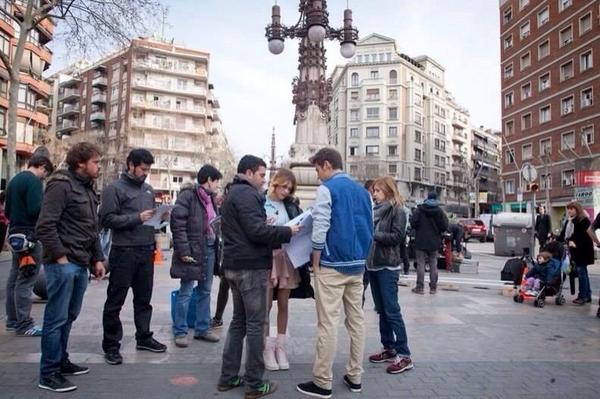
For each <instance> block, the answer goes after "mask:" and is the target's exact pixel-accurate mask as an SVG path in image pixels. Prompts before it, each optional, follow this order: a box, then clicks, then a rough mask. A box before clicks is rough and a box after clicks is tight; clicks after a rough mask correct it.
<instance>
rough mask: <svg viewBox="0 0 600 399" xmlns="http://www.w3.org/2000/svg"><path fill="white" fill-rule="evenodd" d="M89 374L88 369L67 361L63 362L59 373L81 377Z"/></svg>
mask: <svg viewBox="0 0 600 399" xmlns="http://www.w3.org/2000/svg"><path fill="white" fill-rule="evenodd" d="M89 372H90V369H89V368H87V367H83V366H78V365H76V364H73V363H71V361H70V360H69V359H67V360H65V362H64V363H63V364H62V365H61V366H60V373H61V374H62V375H83V374H87V373H89Z"/></svg>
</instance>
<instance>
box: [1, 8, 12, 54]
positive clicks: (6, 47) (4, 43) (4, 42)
mask: <svg viewBox="0 0 600 399" xmlns="http://www.w3.org/2000/svg"><path fill="white" fill-rule="evenodd" d="M0 14H2V13H1V12H0ZM0 51H2V52H3V53H4V54H6V55H8V54H9V51H10V41H9V40H8V38H7V37H6V36H5V35H4V34H0Z"/></svg>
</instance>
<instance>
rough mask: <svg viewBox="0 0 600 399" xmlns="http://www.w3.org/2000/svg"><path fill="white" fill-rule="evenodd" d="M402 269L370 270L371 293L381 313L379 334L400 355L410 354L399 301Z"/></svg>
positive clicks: (386, 347)
mask: <svg viewBox="0 0 600 399" xmlns="http://www.w3.org/2000/svg"><path fill="white" fill-rule="evenodd" d="M399 277H400V270H388V269H382V270H377V271H369V281H370V282H371V294H372V295H373V301H374V302H375V307H376V308H377V312H378V313H379V334H380V335H381V344H382V345H383V347H384V348H385V349H394V350H395V351H396V353H397V354H399V355H400V356H406V357H409V356H410V350H409V349H408V337H407V336H406V326H405V325H404V320H403V319H402V313H401V312H400V304H399V303H398V278H399Z"/></svg>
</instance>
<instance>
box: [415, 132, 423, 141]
mask: <svg viewBox="0 0 600 399" xmlns="http://www.w3.org/2000/svg"><path fill="white" fill-rule="evenodd" d="M422 136H423V134H422V133H421V132H420V131H418V130H415V143H420V142H421V141H422Z"/></svg>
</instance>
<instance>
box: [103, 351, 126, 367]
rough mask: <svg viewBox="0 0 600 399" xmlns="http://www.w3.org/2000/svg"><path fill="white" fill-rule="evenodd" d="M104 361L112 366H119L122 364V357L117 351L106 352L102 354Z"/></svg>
mask: <svg viewBox="0 0 600 399" xmlns="http://www.w3.org/2000/svg"><path fill="white" fill-rule="evenodd" d="M104 361H105V362H106V363H108V364H112V365H115V364H121V363H123V356H121V354H120V353H119V351H111V352H106V353H105V354H104Z"/></svg>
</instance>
